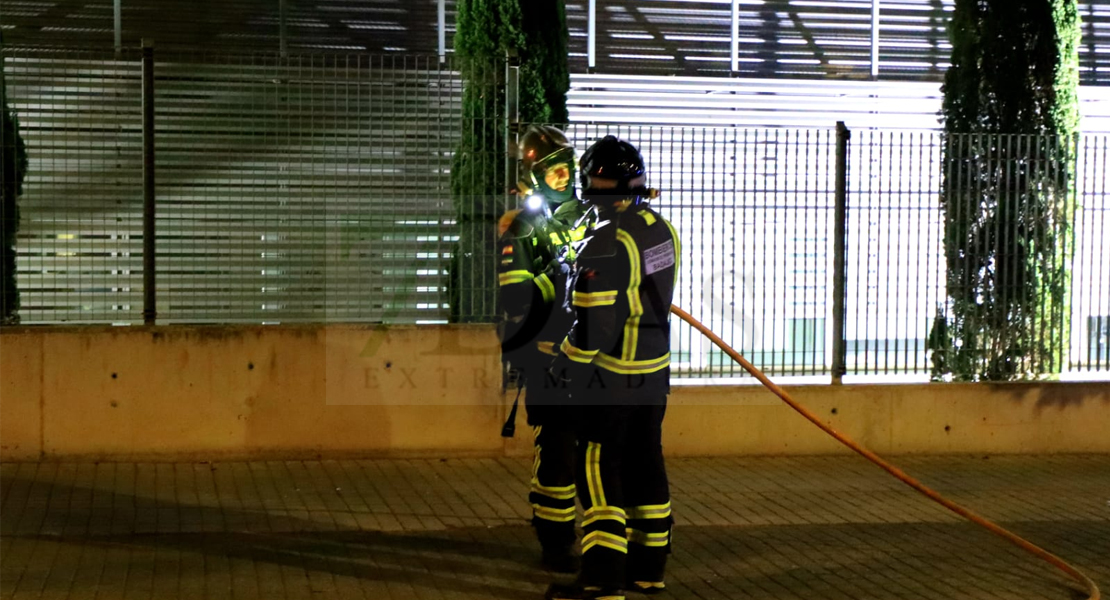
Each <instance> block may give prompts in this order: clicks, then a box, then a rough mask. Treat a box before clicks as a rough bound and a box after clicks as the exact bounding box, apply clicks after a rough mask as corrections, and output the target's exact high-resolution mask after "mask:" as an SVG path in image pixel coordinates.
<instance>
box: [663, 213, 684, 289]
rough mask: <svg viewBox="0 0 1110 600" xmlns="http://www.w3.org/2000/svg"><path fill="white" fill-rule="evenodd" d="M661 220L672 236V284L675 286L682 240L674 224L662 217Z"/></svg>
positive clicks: (680, 257) (676, 284)
mask: <svg viewBox="0 0 1110 600" xmlns="http://www.w3.org/2000/svg"><path fill="white" fill-rule="evenodd" d="M663 222H664V223H666V224H667V229H670V230H671V237H672V238H674V284H675V286H676V287H677V286H678V264H679V263H680V262H681V259H682V242H681V241H680V240H679V239H678V232H677V231H675V230H674V226H673V225H671V222H670V221H668V220H666V219H663Z"/></svg>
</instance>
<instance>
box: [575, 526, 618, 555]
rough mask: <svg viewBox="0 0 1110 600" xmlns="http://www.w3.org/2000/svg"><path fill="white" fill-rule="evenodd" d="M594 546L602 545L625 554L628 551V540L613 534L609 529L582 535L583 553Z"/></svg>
mask: <svg viewBox="0 0 1110 600" xmlns="http://www.w3.org/2000/svg"><path fill="white" fill-rule="evenodd" d="M594 546H602V547H605V548H609V549H610V550H616V551H617V552H620V553H623V554H627V553H628V540H626V539H624V538H622V537H621V536H619V535H613V534H612V533H609V532H608V531H591V532H589V533H587V534H586V535H584V536H582V552H583V553H585V552H586V551H588V550H589V549H590V548H593V547H594Z"/></svg>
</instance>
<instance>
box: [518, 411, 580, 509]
mask: <svg viewBox="0 0 1110 600" xmlns="http://www.w3.org/2000/svg"><path fill="white" fill-rule="evenodd" d="M533 431H534V433H535V458H534V459H533V462H532V487H531V489H529V494H528V501H529V502H531V504H532V513H533V516H534V517H535V518H537V519H543V520H547V521H555V522H567V521H574V513H575V506H574V498H575V491H576V490H575V485H574V462H573V458H571V457H573V454H574V447H573V437H571V438H567V439H563V438H561V437H559V434H564V437H565V431H561V430H559V429H557V428H554V429H553V428H552V427H547V428H546V429H545V428H544V427H543V426H536V427H534V428H533ZM567 441H569V443H571V444H569V445H567ZM552 452H554V455H555V456H547V455H548V454H552ZM563 452H566V454H567V455H568V456H566V457H564V456H557V455H559V454H563Z"/></svg>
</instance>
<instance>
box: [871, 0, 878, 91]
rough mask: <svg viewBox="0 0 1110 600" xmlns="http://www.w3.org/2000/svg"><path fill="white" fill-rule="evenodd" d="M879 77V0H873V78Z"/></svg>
mask: <svg viewBox="0 0 1110 600" xmlns="http://www.w3.org/2000/svg"><path fill="white" fill-rule="evenodd" d="M878 78H879V0H871V79H878Z"/></svg>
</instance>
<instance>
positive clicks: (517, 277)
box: [497, 270, 532, 285]
mask: <svg viewBox="0 0 1110 600" xmlns="http://www.w3.org/2000/svg"><path fill="white" fill-rule="evenodd" d="M531 279H532V273H531V272H530V271H524V270H520V271H505V272H504V273H501V274H499V275H498V276H497V281H498V283H500V284H501V285H512V284H514V283H524V282H525V281H530V280H531Z"/></svg>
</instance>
